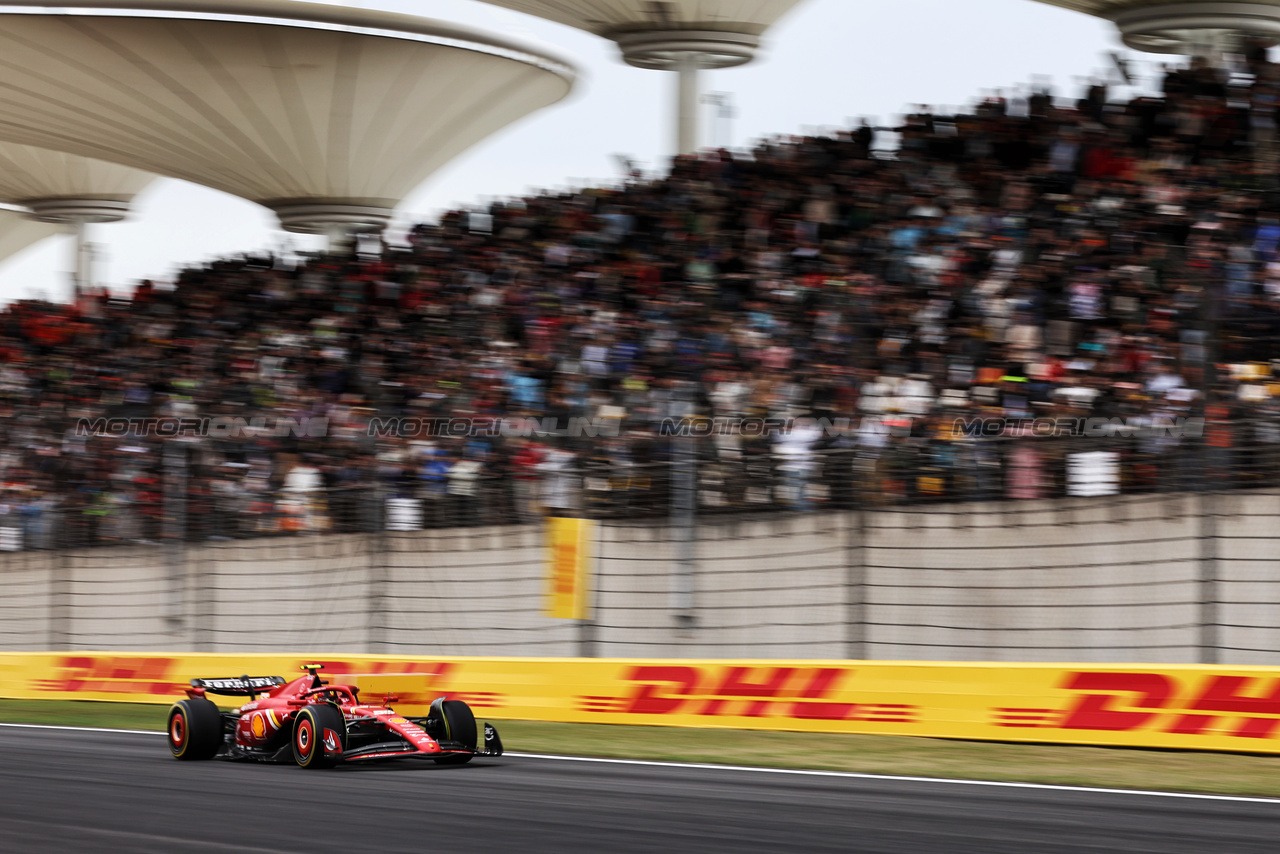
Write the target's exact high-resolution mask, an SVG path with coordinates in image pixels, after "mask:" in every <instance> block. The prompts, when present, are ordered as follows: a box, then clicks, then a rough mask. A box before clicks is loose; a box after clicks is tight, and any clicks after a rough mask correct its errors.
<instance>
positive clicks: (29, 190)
mask: <svg viewBox="0 0 1280 854" xmlns="http://www.w3.org/2000/svg"><path fill="white" fill-rule="evenodd" d="M154 179H155V176H154V175H152V174H150V173H147V172H142V171H140V170H137V169H131V168H129V167H128V166H120V165H118V164H115V163H107V162H105V161H102V160H92V159H90V158H87V157H78V156H76V155H74V154H66V153H64V152H61V151H50V150H49V149H47V148H35V147H34V146H30V145H19V144H17V143H12V142H4V143H0V202H3V203H5V204H11V205H23V206H26V207H29V208H31V209H32V210H33V211H34V212H35V215H36V216H37V217H38V218H40V219H47V220H53V221H66V220H71V219H74V218H76V217H83V218H85V219H87V220H89V221H108V220H113V219H120V218H121V217H123V216H124V214H125V213H126V212H127V210H128V208H129V203H130V202H131V201H132V200H133V197H134V196H135V195H136V194H137V193H138V192H140V191H141V190H142V189H143V188H144V187H146V186H147V184H149V183H151V181H152V180H154Z"/></svg>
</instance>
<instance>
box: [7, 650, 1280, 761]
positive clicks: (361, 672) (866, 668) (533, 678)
mask: <svg viewBox="0 0 1280 854" xmlns="http://www.w3.org/2000/svg"><path fill="white" fill-rule="evenodd" d="M310 662H323V663H324V665H325V671H324V675H325V676H326V677H327V678H328V679H329V680H331V681H333V682H350V683H353V684H356V685H358V686H359V687H360V690H361V692H362V696H363V697H364V698H365V699H366V700H376V701H381V700H382V698H383V697H384V696H385V695H387V694H392V695H394V699H393V700H392V702H393V703H394V704H395V706H396V708H397V709H398V710H400V711H402V712H405V713H409V714H415V713H419V714H421V713H425V712H426V707H427V705H428V704H429V703H430V702H431V700H432V699H433V698H435V697H437V696H441V695H447V696H449V697H452V698H455V699H460V700H465V701H466V702H467V703H469V704H471V706H472V707H473V708H474V709H475V711H476V714H477V716H478V717H481V718H491V719H494V720H500V719H504V718H506V719H522V720H537V721H564V722H581V723H602V724H643V725H658V726H686V727H720V728H731V729H764V730H791V731H801V732H828V733H879V734H884V735H914V736H931V737H941V738H966V739H988V740H998V741H1037V742H1061V743H1069V744H1099V745H1123V746H1132V747H1173V748H1190V749H1197V750H1236V751H1249V752H1267V753H1280V738H1277V728H1278V727H1280V668H1267V667H1200V666H1190V665H1186V666H1177V665H1174V666H1168V665H1165V666H1150V667H1148V666H1144V665H1115V666H1099V665H1072V664H1012V663H1010V664H1006V663H990V664H986V663H982V664H965V663H942V662H882V661H778V660H767V661H765V660H759V661H736V660H722V661H700V660H683V659H680V660H637V659H563V658H561V659H537V658H423V657H408V656H380V657H377V658H374V657H361V656H339V657H325V656H320V657H318V658H317V657H315V656H306V657H302V656H290V655H221V654H203V655H202V654H174V655H166V654H126V653H107V652H104V653H86V654H75V655H69V654H63V653H3V654H0V697H3V698H15V699H49V700H67V699H81V700H114V701H122V702H136V703H168V702H172V701H173V700H174V699H177V698H180V697H181V696H182V693H183V688H184V687H185V686H186V685H187V682H188V680H189V679H191V678H193V677H206V678H207V677H229V676H240V675H242V674H248V675H254V676H269V675H282V676H286V677H288V678H292V676H293V675H294V674H297V673H298V672H299V667H300V666H301V665H303V664H306V663H310ZM217 699H218V701H219V702H221V703H224V704H225V705H228V706H230V705H233V704H234V703H235V702H236V701H235V700H234V699H231V698H217Z"/></svg>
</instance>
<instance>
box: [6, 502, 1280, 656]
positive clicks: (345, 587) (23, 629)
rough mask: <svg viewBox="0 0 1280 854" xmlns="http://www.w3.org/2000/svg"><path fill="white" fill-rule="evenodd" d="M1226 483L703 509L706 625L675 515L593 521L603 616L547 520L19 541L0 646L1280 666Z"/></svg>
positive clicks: (1277, 570)
mask: <svg viewBox="0 0 1280 854" xmlns="http://www.w3.org/2000/svg"><path fill="white" fill-rule="evenodd" d="M1211 501H1212V503H1211V504H1209V505H1206V506H1209V507H1212V508H1216V515H1213V516H1210V517H1205V516H1203V515H1201V514H1200V502H1201V499H1200V498H1199V497H1197V496H1151V497H1144V496H1131V497H1124V498H1114V499H1103V500H1100V499H1088V500H1086V499H1067V500H1059V501H1044V502H1016V503H992V504H967V505H951V506H948V505H933V506H929V507H923V508H909V509H884V508H882V509H879V510H876V511H870V512H867V513H865V514H862V515H859V514H856V513H814V514H808V515H803V516H770V517H758V518H755V519H752V520H749V521H716V520H709V521H707V522H705V523H704V524H703V525H701V526H700V527H699V529H698V542H697V545H696V554H697V566H698V573H697V576H696V579H695V592H694V598H695V615H694V616H695V619H694V621H693V623H692V625H687V624H684V623H682V622H681V621H679V620H678V619H677V615H676V611H675V608H674V607H673V604H674V603H673V600H672V573H671V569H672V566H673V565H674V556H675V555H674V546H673V540H674V537H673V536H672V532H671V531H670V530H669V529H667V528H666V527H664V526H661V525H622V524H618V523H608V524H604V525H602V526H601V527H600V528H599V531H600V535H599V542H598V548H597V554H598V558H597V560H596V568H595V580H594V587H595V602H596V608H595V620H594V625H592V626H581V625H579V624H577V623H575V622H572V621H566V620H553V619H550V618H548V617H546V616H544V615H543V602H542V594H543V590H544V584H545V581H544V567H543V560H544V555H543V548H542V538H541V532H540V529H538V528H536V527H519V526H511V527H488V528H469V529H456V530H443V531H418V532H408V533H390V532H388V533H386V534H361V535H335V536H303V537H279V538H263V539H256V540H239V541H230V542H218V543H207V544H202V545H192V546H188V547H187V548H186V549H185V551H184V552H183V553H181V554H180V555H173V554H170V553H167V552H166V551H165V550H164V548H162V547H158V546H152V547H144V546H119V547H113V548H100V549H79V550H70V551H59V552H23V553H15V554H6V555H3V556H2V557H0V648H3V649H13V650H20V649H45V648H50V647H53V648H68V649H168V650H174V651H184V650H206V651H228V652H231V651H247V650H261V651H286V650H288V651H306V650H310V651H315V652H321V651H334V652H366V651H372V652H377V651H382V652H388V653H420V654H438V655H538V656H573V655H579V654H583V653H584V652H586V651H590V652H592V653H594V654H595V655H599V656H615V657H695V656H697V657H744V658H745V657H758V658H781V657H787V658H841V657H845V656H847V655H854V654H859V653H861V654H863V655H865V656H866V657H869V658H878V659H938V660H1009V661H1054V660H1080V661H1099V662H1103V661H1112V662H1121V661H1135V662H1138V661H1141V662H1193V661H1196V660H1198V658H1199V657H1200V655H1201V652H1200V645H1201V643H1202V642H1203V641H1205V640H1208V641H1210V642H1215V640H1214V639H1215V638H1216V644H1217V646H1219V647H1220V648H1221V653H1220V661H1222V662H1223V663H1239V664H1245V663H1257V664H1280V563H1278V562H1277V560H1276V559H1277V557H1280V526H1278V525H1277V524H1276V523H1277V520H1280V496H1276V495H1269V494H1259V493H1243V492H1242V493H1236V494H1230V495H1222V496H1216V497H1214V498H1213V499H1211ZM1215 531H1216V536H1214V534H1215ZM1206 571H1208V572H1210V573H1211V574H1212V575H1213V576H1214V577H1215V578H1216V583H1215V584H1212V585H1207V584H1205V583H1204V580H1203V574H1204V573H1205V572H1206ZM1205 598H1208V599H1210V600H1213V601H1215V602H1216V603H1217V604H1216V605H1215V606H1214V607H1212V608H1204V607H1202V605H1201V602H1202V600H1204V599H1205ZM1206 616H1208V617H1209V618H1211V619H1214V622H1215V623H1216V624H1217V626H1216V628H1215V629H1213V630H1212V631H1209V632H1206V631H1205V630H1204V629H1203V627H1202V625H1201V623H1202V622H1203V620H1204V619H1205V618H1206Z"/></svg>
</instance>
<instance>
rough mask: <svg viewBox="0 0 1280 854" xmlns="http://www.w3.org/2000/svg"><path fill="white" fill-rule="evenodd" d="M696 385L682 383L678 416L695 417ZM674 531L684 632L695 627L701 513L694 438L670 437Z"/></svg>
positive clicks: (675, 590)
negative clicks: (696, 539) (697, 534)
mask: <svg viewBox="0 0 1280 854" xmlns="http://www.w3.org/2000/svg"><path fill="white" fill-rule="evenodd" d="M692 386H693V383H691V382H682V383H680V384H679V388H678V389H677V392H676V393H677V400H678V401H679V404H680V405H679V414H680V416H681V417H682V418H688V417H690V416H691V415H692V414H693V388H692ZM671 443H672V446H673V447H672V449H671V450H672V453H671V463H672V468H673V471H672V473H671V474H672V477H671V529H672V533H673V534H674V535H675V547H676V548H675V567H674V569H675V572H674V574H673V575H672V580H671V581H672V586H671V606H672V610H673V611H674V612H675V616H676V622H677V624H678V626H679V628H680V629H681V630H683V631H689V630H691V629H692V628H693V627H694V619H695V618H694V613H695V612H694V583H693V581H694V580H693V576H694V573H695V572H696V571H697V565H696V561H697V558H696V555H695V552H696V546H695V543H694V525H695V524H696V520H697V512H698V471H697V454H698V446H697V439H695V438H694V437H693V436H692V435H688V436H686V435H676V436H673V437H672V438H671Z"/></svg>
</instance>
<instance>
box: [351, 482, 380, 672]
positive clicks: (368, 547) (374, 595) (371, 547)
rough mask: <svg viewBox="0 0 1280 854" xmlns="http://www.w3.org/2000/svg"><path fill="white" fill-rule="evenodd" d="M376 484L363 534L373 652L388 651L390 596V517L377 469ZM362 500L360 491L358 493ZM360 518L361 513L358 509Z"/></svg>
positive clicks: (367, 625)
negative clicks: (369, 522)
mask: <svg viewBox="0 0 1280 854" xmlns="http://www.w3.org/2000/svg"><path fill="white" fill-rule="evenodd" d="M374 477H375V480H374V487H373V505H374V506H373V513H372V514H371V518H370V521H371V523H372V530H370V531H369V532H367V533H366V534H365V535H364V544H365V551H366V553H367V557H368V560H367V564H366V571H367V575H368V582H367V602H366V603H365V630H366V632H367V633H368V646H369V652H370V653H377V652H385V651H386V646H387V631H386V629H387V627H386V625H385V621H386V598H387V590H386V587H387V567H386V551H387V543H386V537H387V519H386V498H385V496H384V495H383V490H382V478H381V477H379V476H378V473H377V472H376V471H375V474H374ZM356 500H357V501H359V493H357V499H356ZM357 518H359V512H358V510H357Z"/></svg>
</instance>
